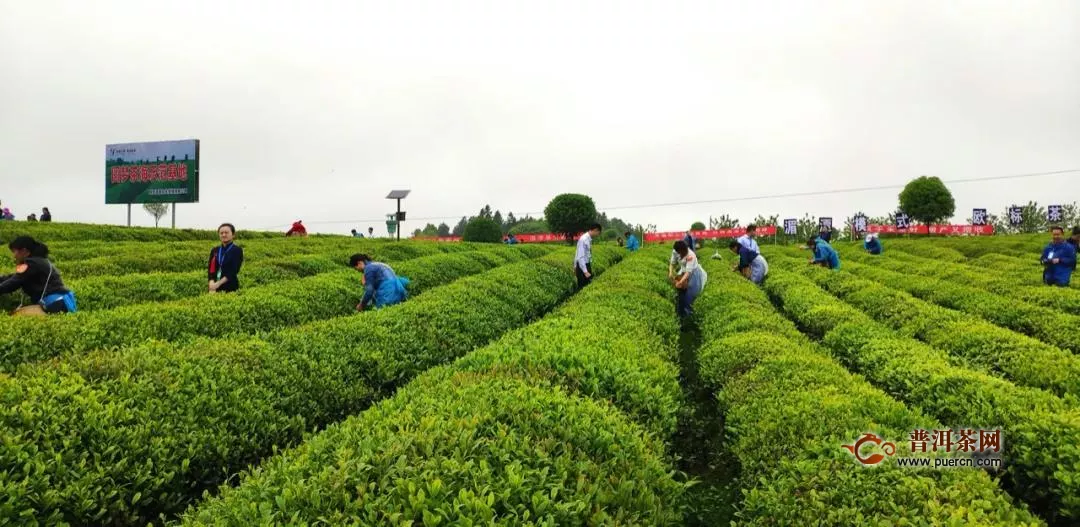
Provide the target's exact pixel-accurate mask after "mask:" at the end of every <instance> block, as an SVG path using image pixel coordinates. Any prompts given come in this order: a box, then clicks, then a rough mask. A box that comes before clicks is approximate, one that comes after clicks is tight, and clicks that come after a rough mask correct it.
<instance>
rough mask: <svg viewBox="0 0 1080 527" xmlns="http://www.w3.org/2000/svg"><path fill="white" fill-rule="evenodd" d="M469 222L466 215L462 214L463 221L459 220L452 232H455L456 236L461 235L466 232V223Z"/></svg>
mask: <svg viewBox="0 0 1080 527" xmlns="http://www.w3.org/2000/svg"><path fill="white" fill-rule="evenodd" d="M468 223H469V220H468V219H467V218H466V217H465V216H462V217H461V221H459V222H457V225H455V226H454V230H452V231H450V232H451V233H453V235H454V236H461V235H463V234H465V225H467V224H468Z"/></svg>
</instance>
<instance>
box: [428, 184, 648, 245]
mask: <svg viewBox="0 0 1080 527" xmlns="http://www.w3.org/2000/svg"><path fill="white" fill-rule="evenodd" d="M562 196H569V198H562V199H559V198H560V197H561V196H560V197H557V198H556V200H552V203H554V204H555V206H554V207H551V204H549V206H548V208H546V209H545V210H544V213H545V214H544V216H542V217H540V218H534V217H532V216H531V215H528V214H526V215H525V216H523V217H520V218H519V217H517V216H515V215H514V213H513V212H509V213H507V214H506V216H505V217H504V216H503V214H502V212H501V211H499V210H498V209H496V210H492V208H491V205H484V207H483V208H482V209H480V212H478V213H477V214H476V215H473V216H462V217H461V220H460V221H458V223H457V224H456V225H454V227H453V228H451V227H450V226H449V225H447V224H446V223H440V224H439V225H435V224H432V223H428V224H427V225H425V226H424V228H422V229H416V230H414V231H413V236H462V237H465V235H466V232H467V231H468V230H469V225H471V224H472V225H479V224H484V225H485V226H484V228H483V229H482V232H484V233H485V234H484V235H485V237H491V234H490V233H492V232H497V233H498V235H499V239H500V240H501V239H502V237H503V236H505V235H508V234H544V233H550V232H575V233H576V232H581V231H582V230H584V229H585V227H587V226H588V224H589V223H591V222H594V221H595V222H597V223H599V224H600V226H601V227H603V232H602V234H601V238H602V239H604V240H614V239H616V238H618V237H621V236H622V235H623V233H625V232H627V231H632V232H636V233H637V234H638V235H639V236H640V235H641V233H643V232H645V231H646V230H648V229H649V228H652V229H653V230H655V226H642V225H632V224H630V223H629V222H626V221H624V220H622V219H619V218H615V217H609V216H608V215H607V213H603V212H601V213H599V214H597V212H596V206H595V205H593V204H592V199H591V198H589V197H588V196H583V195H580V194H563V195H562ZM582 198H584V199H582ZM557 200H558V201H557ZM576 209H581V210H580V211H578V210H576ZM548 217H552V218H554V219H555V221H554V222H553V223H556V226H555V227H553V226H552V225H550V224H549V223H548V220H547V219H546V218H548ZM583 218H588V219H587V220H585V219H583ZM476 220H486V221H484V222H478V221H476ZM488 222H490V223H492V224H494V225H495V227H497V230H496V229H493V228H491V227H489V226H488V225H487V224H488ZM474 230H475V228H474ZM477 232H480V231H477ZM470 237H471V236H470Z"/></svg>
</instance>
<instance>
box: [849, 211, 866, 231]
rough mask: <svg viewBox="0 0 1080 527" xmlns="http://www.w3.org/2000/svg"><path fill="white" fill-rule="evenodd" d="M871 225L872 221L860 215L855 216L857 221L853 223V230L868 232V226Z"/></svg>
mask: <svg viewBox="0 0 1080 527" xmlns="http://www.w3.org/2000/svg"><path fill="white" fill-rule="evenodd" d="M869 223H870V219H869V218H867V217H866V216H863V215H861V214H860V215H858V216H855V219H854V220H853V221H852V228H853V229H855V232H866V226H867V224H869Z"/></svg>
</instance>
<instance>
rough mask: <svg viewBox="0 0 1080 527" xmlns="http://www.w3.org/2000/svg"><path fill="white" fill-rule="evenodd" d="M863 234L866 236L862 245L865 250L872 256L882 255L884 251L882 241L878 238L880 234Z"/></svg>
mask: <svg viewBox="0 0 1080 527" xmlns="http://www.w3.org/2000/svg"><path fill="white" fill-rule="evenodd" d="M863 234H864V236H866V238H865V239H864V240H863V243H862V246H863V250H865V251H866V252H868V253H870V254H881V251H882V250H883V249H882V247H881V240H880V239H879V238H878V234H877V233H876V232H875V233H872V234H866V233H863Z"/></svg>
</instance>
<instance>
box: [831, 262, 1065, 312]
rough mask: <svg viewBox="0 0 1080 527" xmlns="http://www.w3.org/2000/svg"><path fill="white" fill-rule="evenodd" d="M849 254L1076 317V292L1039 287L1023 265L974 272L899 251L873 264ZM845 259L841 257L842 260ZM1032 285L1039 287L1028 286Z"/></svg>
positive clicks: (1038, 272)
mask: <svg viewBox="0 0 1080 527" xmlns="http://www.w3.org/2000/svg"><path fill="white" fill-rule="evenodd" d="M852 253H853V254H851V255H850V256H851V257H853V259H855V260H856V261H860V262H863V263H868V264H869V263H873V264H875V265H876V266H877V267H881V268H884V269H889V270H891V271H898V272H901V273H911V272H914V273H916V274H919V275H921V276H928V277H932V278H936V279H941V280H952V281H954V282H955V283H957V284H963V285H968V286H972V287H978V288H979V289H983V290H986V291H989V292H991V293H994V294H996V295H999V296H1001V297H1004V298H1009V299H1013V300H1016V301H1019V302H1028V303H1031V304H1034V305H1038V306H1042V307H1046V308H1050V309H1055V310H1058V311H1062V312H1065V313H1069V314H1072V315H1080V290H1077V289H1073V288H1071V287H1068V288H1061V287H1047V286H1046V285H1043V284H1042V283H1041V280H1042V268H1041V267H1040V266H1038V265H1027V266H1025V268H1024V269H1015V268H1013V269H1010V268H1008V267H1004V268H993V267H990V268H977V267H973V266H969V265H959V264H946V263H941V262H935V261H932V260H928V259H926V258H922V257H919V256H914V255H909V254H906V253H903V252H901V251H895V252H890V257H889V258H879V259H876V260H875V259H874V258H873V257H871V256H869V255H866V254H865V253H862V254H860V253H855V252H854V251H852ZM848 256H849V255H847V254H845V258H846V257H848ZM1033 283H1038V284H1039V285H1031V284H1033Z"/></svg>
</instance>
